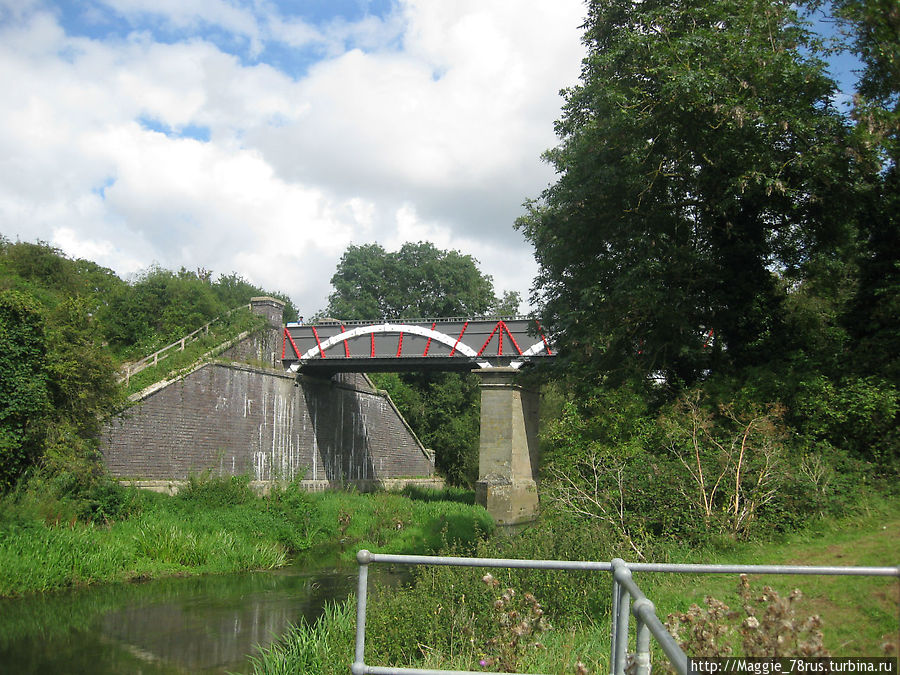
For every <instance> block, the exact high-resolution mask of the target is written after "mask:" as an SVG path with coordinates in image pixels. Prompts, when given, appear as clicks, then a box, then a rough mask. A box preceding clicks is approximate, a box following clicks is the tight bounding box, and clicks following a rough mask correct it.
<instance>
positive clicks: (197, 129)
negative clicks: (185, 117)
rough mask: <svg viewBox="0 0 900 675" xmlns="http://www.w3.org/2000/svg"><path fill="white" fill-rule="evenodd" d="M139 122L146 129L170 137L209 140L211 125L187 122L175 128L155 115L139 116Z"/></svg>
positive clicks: (204, 141)
mask: <svg viewBox="0 0 900 675" xmlns="http://www.w3.org/2000/svg"><path fill="white" fill-rule="evenodd" d="M138 123H139V124H140V125H141V126H142V127H143V128H144V129H148V130H149V131H155V132H157V133H160V134H165V135H166V136H167V137H168V138H193V139H194V140H195V141H202V142H203V143H208V142H209V133H210V132H209V127H204V126H200V125H199V124H186V125H185V126H183V127H177V128H173V127H171V126H169V125H168V124H166V123H165V122H162V121H160V120H158V119H156V118H153V117H139V118H138Z"/></svg>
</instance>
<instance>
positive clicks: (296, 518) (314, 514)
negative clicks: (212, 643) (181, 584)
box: [0, 477, 493, 597]
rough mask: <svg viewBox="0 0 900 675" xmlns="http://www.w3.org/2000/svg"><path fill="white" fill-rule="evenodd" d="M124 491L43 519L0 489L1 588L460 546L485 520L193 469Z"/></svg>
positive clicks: (27, 589) (480, 514)
mask: <svg viewBox="0 0 900 675" xmlns="http://www.w3.org/2000/svg"><path fill="white" fill-rule="evenodd" d="M123 489H125V488H123ZM127 490H128V491H129V493H128V498H127V500H125V501H127V502H128V503H129V504H130V505H131V506H130V507H129V511H128V512H127V513H124V514H122V516H120V517H119V518H118V519H117V520H115V521H113V522H110V523H106V524H98V523H93V522H87V523H85V522H81V521H79V520H76V519H72V520H69V521H62V522H59V521H58V520H56V519H53V520H48V519H42V518H41V517H40V515H39V514H40V513H41V510H40V509H38V508H35V507H34V504H33V501H34V499H35V497H34V495H18V497H7V498H5V499H3V500H0V597H11V596H18V595H23V594H26V593H34V592H44V591H52V590H56V589H62V588H67V587H71V586H83V585H89V584H95V583H106V582H118V581H127V580H133V579H149V578H157V577H164V576H172V575H186V574H211V573H228V572H240V571H247V570H260V569H272V568H275V567H280V566H282V565H284V564H285V563H286V562H287V561H288V560H289V558H290V557H291V556H293V555H298V554H301V553H303V552H307V553H308V554H309V555H314V556H316V557H317V558H322V557H325V556H337V557H342V558H343V559H344V560H350V559H353V557H354V556H355V554H356V551H357V549H359V548H369V549H371V550H374V551H379V552H387V553H428V552H433V551H436V550H438V549H439V548H440V547H441V546H445V545H447V544H451V545H457V546H464V545H471V544H472V543H473V542H474V541H475V540H477V539H478V538H480V537H482V536H484V534H486V533H489V532H490V531H491V530H492V529H493V521H492V520H491V518H490V516H488V515H487V512H485V511H484V509H482V508H481V507H475V506H467V505H465V504H460V503H457V502H439V501H432V502H418V501H412V500H410V499H407V498H405V497H401V496H399V495H395V494H394V495H392V494H387V493H375V494H372V495H361V494H353V493H341V492H325V493H319V494H315V495H308V494H306V493H303V492H302V491H300V489H299V488H298V487H297V486H296V485H288V486H286V487H284V488H281V489H275V490H273V492H272V493H271V494H270V495H269V496H267V497H264V498H262V497H257V496H256V495H254V494H253V492H252V491H251V490H250V488H249V480H248V479H246V477H244V478H226V479H210V478H207V479H197V478H195V479H192V481H191V482H190V483H189V485H188V488H187V489H186V490H184V491H183V493H182V494H180V495H178V496H175V497H169V496H165V495H159V494H154V493H147V492H142V491H134V489H133V488H127ZM17 499H18V501H17Z"/></svg>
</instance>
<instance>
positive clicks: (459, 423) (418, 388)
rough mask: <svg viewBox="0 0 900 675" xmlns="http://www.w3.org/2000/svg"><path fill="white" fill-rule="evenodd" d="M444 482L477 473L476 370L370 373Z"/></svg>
mask: <svg viewBox="0 0 900 675" xmlns="http://www.w3.org/2000/svg"><path fill="white" fill-rule="evenodd" d="M371 378H372V381H373V382H374V383H375V385H376V386H378V387H379V388H381V389H384V390H385V391H387V392H388V394H389V395H390V397H391V400H393V401H394V403H395V404H396V405H397V408H398V409H399V410H400V412H401V414H402V415H403V417H404V418H405V419H406V421H407V422H408V423H409V425H410V427H412V429H413V431H415V432H416V435H417V436H418V437H419V440H421V441H422V443H423V445H425V447H426V448H432V449H434V450H435V463H436V467H437V469H438V471H439V472H440V474H441V475H442V476H444V478H445V479H446V480H447V482H448V483H449V484H450V485H454V486H461V487H471V486H472V485H473V484H474V482H475V480H476V479H477V477H478V444H479V437H480V436H479V434H480V414H481V389H480V388H479V382H478V376H477V375H460V374H457V373H373V374H372V375H371Z"/></svg>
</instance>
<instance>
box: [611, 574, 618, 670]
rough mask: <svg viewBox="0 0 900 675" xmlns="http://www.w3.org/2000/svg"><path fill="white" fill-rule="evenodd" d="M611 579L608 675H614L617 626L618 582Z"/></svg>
mask: <svg viewBox="0 0 900 675" xmlns="http://www.w3.org/2000/svg"><path fill="white" fill-rule="evenodd" d="M610 576H611V577H612V608H611V609H610V617H609V675H616V639H617V635H616V628H618V626H619V580H618V579H616V575H615V574H611V575H610Z"/></svg>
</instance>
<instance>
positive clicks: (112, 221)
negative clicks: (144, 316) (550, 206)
mask: <svg viewBox="0 0 900 675" xmlns="http://www.w3.org/2000/svg"><path fill="white" fill-rule="evenodd" d="M583 16H584V5H583V3H582V0H552V1H549V0H453V1H452V2H447V1H440V0H292V1H287V0H284V1H281V0H81V1H75V0H59V1H56V2H50V1H45V0H0V85H2V88H3V90H4V91H5V92H6V94H5V95H4V96H2V97H0V234H2V235H3V236H5V237H6V238H7V239H10V240H12V241H16V240H21V241H36V240H41V241H44V242H47V243H49V244H51V245H53V246H55V247H58V248H59V249H61V250H62V251H63V252H64V253H65V254H67V255H68V256H70V257H73V258H87V259H89V260H93V261H95V262H97V263H99V264H100V265H103V266H105V267H109V268H111V269H113V270H114V271H115V272H116V273H118V274H119V275H120V276H122V277H123V278H126V279H135V278H137V275H139V274H140V273H141V272H142V271H144V270H146V269H147V268H148V267H149V266H151V265H154V264H156V265H160V266H162V267H164V268H167V269H172V270H177V269H179V268H181V267H185V268H187V269H189V270H196V269H198V268H204V269H208V270H212V271H213V273H214V275H218V274H230V273H232V272H236V273H238V274H240V275H242V276H244V277H245V278H246V279H247V280H248V281H250V282H252V283H254V284H257V285H259V286H261V287H263V288H265V289H267V290H269V291H280V292H283V293H286V294H288V295H289V296H290V297H291V299H292V300H293V302H294V304H295V305H296V306H297V307H298V309H299V311H300V313H301V314H306V315H311V314H313V313H314V312H315V311H317V310H319V309H323V308H324V307H325V305H326V303H327V297H328V294H329V293H330V292H331V284H330V279H331V276H332V275H333V274H334V271H335V268H336V265H337V263H338V261H339V260H340V257H341V255H342V253H343V252H344V251H345V250H346V248H347V246H349V245H351V244H357V245H359V244H366V243H372V242H378V243H379V244H381V245H382V246H384V247H385V248H386V249H388V250H396V249H398V248H399V247H400V246H401V245H402V244H403V243H404V242H407V241H430V242H433V243H434V244H435V245H436V246H437V247H439V248H443V249H454V250H459V251H462V252H463V253H467V254H471V255H472V256H473V257H474V258H476V259H477V260H478V261H479V266H480V269H481V270H482V271H483V272H484V273H486V274H489V275H490V276H491V277H492V278H493V280H494V286H495V290H496V292H497V294H498V295H499V294H501V293H502V292H503V291H518V292H519V293H521V294H522V296H523V298H525V299H526V300H527V296H528V293H529V289H530V287H531V283H532V279H533V277H534V275H535V273H536V270H537V268H536V265H535V262H534V258H533V251H532V248H531V246H530V244H528V243H527V242H526V241H525V240H524V238H523V236H522V234H521V233H520V232H518V231H516V230H514V228H513V224H514V222H515V219H516V218H517V217H518V216H520V215H522V214H523V213H524V208H523V206H522V204H523V202H524V201H525V200H527V199H529V198H536V197H538V196H539V195H540V193H541V191H542V190H543V189H544V188H545V187H547V185H549V184H550V183H552V182H553V180H554V174H553V170H552V168H551V167H550V166H549V165H547V164H546V163H544V162H543V161H542V160H541V153H542V152H543V151H544V150H546V149H548V148H550V147H552V146H553V145H555V144H556V138H555V136H554V132H553V123H554V121H555V120H556V119H558V118H559V117H560V106H561V103H562V99H561V98H560V95H559V90H560V89H561V88H563V87H567V86H571V85H574V84H575V83H576V82H577V79H578V75H579V71H580V66H581V59H582V57H583V55H584V48H583V46H582V44H581V41H580V38H581V31H580V29H579V26H580V25H581V23H582V22H583ZM525 308H527V303H526V304H523V309H525Z"/></svg>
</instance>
